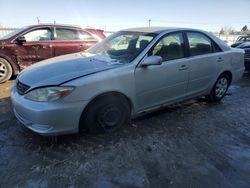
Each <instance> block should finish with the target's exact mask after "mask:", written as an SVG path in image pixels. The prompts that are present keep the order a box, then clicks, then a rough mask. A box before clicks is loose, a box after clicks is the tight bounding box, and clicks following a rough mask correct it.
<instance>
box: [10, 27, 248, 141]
mask: <svg viewBox="0 0 250 188" xmlns="http://www.w3.org/2000/svg"><path fill="white" fill-rule="evenodd" d="M243 72H244V52H243V50H241V49H232V48H230V47H229V46H228V45H227V44H226V43H224V42H223V41H221V40H220V39H218V38H217V37H215V36H213V35H212V34H210V33H207V32H205V31H200V30H194V29H180V28H135V29H128V30H123V31H119V32H117V33H115V34H113V35H111V36H109V37H108V38H106V39H105V40H103V41H102V42H101V43H99V44H97V45H96V46H94V47H92V48H91V49H89V50H88V51H85V52H82V53H76V54H69V55H65V56H60V57H56V58H52V59H48V60H45V61H42V62H39V63H37V64H35V65H33V66H31V67H29V68H27V69H25V70H24V71H22V72H21V73H20V74H19V76H18V77H17V80H16V83H15V85H14V86H13V89H12V92H11V98H12V102H13V105H14V113H15V115H16V117H17V118H18V119H19V120H20V122H22V123H23V124H24V125H25V126H26V127H28V128H29V129H31V130H33V131H34V132H37V133H39V134H41V135H45V136H49V135H61V134H69V133H76V132H78V131H79V130H81V129H86V130H88V131H90V132H110V131H114V130H116V129H118V128H119V127H121V126H122V125H125V124H127V123H128V122H129V120H130V118H131V117H134V116H137V115H140V114H143V113H145V112H150V111H152V110H156V109H158V108H160V107H163V106H165V105H168V104H172V103H176V102H180V101H183V100H187V99H191V98H195V97H199V96H206V97H207V99H208V100H210V101H212V102H217V101H220V100H221V99H222V98H223V97H224V96H225V94H226V92H227V89H228V87H229V85H230V84H231V83H232V82H233V81H236V80H238V79H240V78H241V77H242V74H243Z"/></svg>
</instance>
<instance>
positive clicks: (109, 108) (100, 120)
mask: <svg viewBox="0 0 250 188" xmlns="http://www.w3.org/2000/svg"><path fill="white" fill-rule="evenodd" d="M129 120H130V106H129V104H128V102H127V100H126V99H125V98H124V97H120V96H113V95H112V96H106V97H101V98H99V99H97V100H95V101H94V102H92V103H91V104H90V105H88V107H87V109H86V111H85V112H84V113H83V114H82V117H81V122H80V128H81V127H82V126H83V127H84V128H86V129H87V131H88V132H91V133H102V132H113V131H115V130H117V129H119V128H120V127H121V126H123V125H125V124H127V123H128V122H129Z"/></svg>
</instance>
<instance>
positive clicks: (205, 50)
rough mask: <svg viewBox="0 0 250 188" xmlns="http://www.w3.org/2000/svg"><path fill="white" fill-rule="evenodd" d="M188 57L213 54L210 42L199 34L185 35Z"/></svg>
mask: <svg viewBox="0 0 250 188" xmlns="http://www.w3.org/2000/svg"><path fill="white" fill-rule="evenodd" d="M187 37H188V43H189V50H190V56H196V55H203V54H209V53H213V44H212V41H211V40H210V39H209V38H208V37H207V36H205V35H203V34H201V33H195V32H193V33H192V32H190V33H187Z"/></svg>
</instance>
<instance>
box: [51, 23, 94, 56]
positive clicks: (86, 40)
mask: <svg viewBox="0 0 250 188" xmlns="http://www.w3.org/2000/svg"><path fill="white" fill-rule="evenodd" d="M95 43H96V40H95V39H94V38H93V37H92V36H91V35H90V34H89V33H88V32H85V31H83V30H81V29H78V28H63V27H56V28H55V36H54V40H53V47H54V55H55V56H59V55H64V54H70V53H76V52H80V51H84V50H86V49H87V48H89V47H90V46H92V45H94V44H95Z"/></svg>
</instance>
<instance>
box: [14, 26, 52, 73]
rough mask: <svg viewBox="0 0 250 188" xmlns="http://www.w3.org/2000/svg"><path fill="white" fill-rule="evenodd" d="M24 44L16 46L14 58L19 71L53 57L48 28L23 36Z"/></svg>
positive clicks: (50, 35) (50, 33)
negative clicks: (19, 68)
mask: <svg viewBox="0 0 250 188" xmlns="http://www.w3.org/2000/svg"><path fill="white" fill-rule="evenodd" d="M23 36H24V38H25V40H26V41H25V42H22V43H21V44H20V43H19V44H16V45H18V48H17V50H16V52H15V53H16V58H17V62H18V64H19V66H20V67H21V69H23V68H25V67H27V66H29V65H31V64H33V63H36V62H38V61H42V60H44V59H48V58H51V57H53V48H52V45H51V38H52V32H51V30H50V28H39V29H35V30H32V31H29V32H28V33H26V34H24V35H23Z"/></svg>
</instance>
